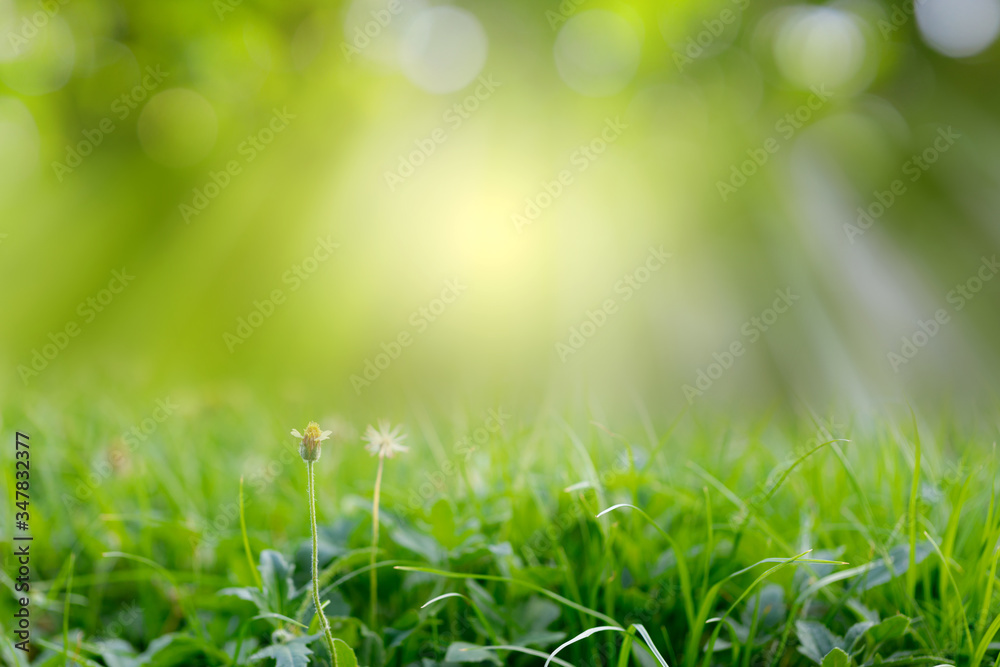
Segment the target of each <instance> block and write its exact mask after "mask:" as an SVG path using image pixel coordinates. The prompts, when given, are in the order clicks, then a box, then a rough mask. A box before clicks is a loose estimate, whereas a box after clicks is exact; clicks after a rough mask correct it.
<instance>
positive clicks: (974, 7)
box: [914, 0, 1000, 58]
mask: <svg viewBox="0 0 1000 667" xmlns="http://www.w3.org/2000/svg"><path fill="white" fill-rule="evenodd" d="M914 7H915V9H916V13H917V25H918V26H919V27H920V34H922V35H923V36H924V39H925V40H926V41H927V43H928V44H929V45H930V46H931V47H932V48H933V49H935V50H936V51H938V52H939V53H943V54H944V55H946V56H951V57H952V58H967V57H969V56H974V55H976V54H977V53H980V52H981V51H983V50H985V49H986V48H987V47H989V46H990V44H992V43H993V42H994V41H996V38H997V35H998V34H1000V0H919V2H916V3H914Z"/></svg>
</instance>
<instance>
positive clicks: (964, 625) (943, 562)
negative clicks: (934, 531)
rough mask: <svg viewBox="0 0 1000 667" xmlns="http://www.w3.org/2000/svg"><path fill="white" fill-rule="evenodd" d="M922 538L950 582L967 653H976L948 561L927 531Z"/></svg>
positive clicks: (960, 594) (963, 607) (963, 606)
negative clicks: (937, 557)
mask: <svg viewBox="0 0 1000 667" xmlns="http://www.w3.org/2000/svg"><path fill="white" fill-rule="evenodd" d="M924 537H926V538H927V540H928V541H929V542H930V543H931V545H932V546H933V547H934V551H936V552H937V554H938V556H940V557H941V567H943V568H944V571H945V574H946V575H947V577H948V581H949V582H951V587H952V588H953V589H954V590H955V597H956V598H958V609H959V611H960V612H962V628H963V629H964V630H965V639H966V641H967V642H968V644H969V653H970V654H973V653H975V651H976V647H975V645H974V644H973V642H972V632H971V631H970V630H969V619H968V618H967V617H966V615H965V604H963V602H962V592H961V591H960V590H959V589H958V584H956V583H955V577H953V576H952V574H951V566H950V565H949V563H948V559H947V558H945V557H944V554H943V553H942V552H941V548H940V547H939V546H938V544H937V542H935V541H934V540H933V539H932V538H931V536H930V534H929V533H928V532H927V531H924ZM973 664H975V663H973Z"/></svg>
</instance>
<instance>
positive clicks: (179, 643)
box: [135, 633, 229, 667]
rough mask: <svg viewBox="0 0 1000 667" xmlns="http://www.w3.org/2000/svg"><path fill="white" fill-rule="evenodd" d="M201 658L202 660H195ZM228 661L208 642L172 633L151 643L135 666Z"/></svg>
mask: <svg viewBox="0 0 1000 667" xmlns="http://www.w3.org/2000/svg"><path fill="white" fill-rule="evenodd" d="M199 656H201V657H202V659H200V660H198V659H195V658H198V657H199ZM228 661H229V656H228V655H226V654H225V653H223V652H222V651H220V650H219V649H217V648H216V647H214V646H212V645H210V644H208V643H207V642H204V641H202V640H200V639H198V638H196V637H192V636H190V635H181V634H175V633H170V634H166V635H163V636H162V637H157V638H156V639H154V640H153V641H151V642H150V643H149V646H148V647H147V648H146V650H145V651H144V652H143V653H142V655H140V656H139V657H138V658H137V661H136V663H135V664H136V665H148V666H149V667H180V665H191V664H209V665H219V664H225V663H226V662H228Z"/></svg>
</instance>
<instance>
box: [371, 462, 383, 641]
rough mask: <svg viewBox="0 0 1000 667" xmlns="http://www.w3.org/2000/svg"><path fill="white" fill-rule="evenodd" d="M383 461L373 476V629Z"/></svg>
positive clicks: (375, 618)
mask: <svg viewBox="0 0 1000 667" xmlns="http://www.w3.org/2000/svg"><path fill="white" fill-rule="evenodd" d="M383 463H385V459H384V458H382V457H381V456H379V457H378V473H376V475H375V497H374V498H373V500H372V556H371V563H370V564H371V623H370V624H371V628H372V630H374V629H375V623H376V621H377V620H378V568H376V567H375V554H376V553H377V552H378V501H379V495H380V494H381V491H382V465H383Z"/></svg>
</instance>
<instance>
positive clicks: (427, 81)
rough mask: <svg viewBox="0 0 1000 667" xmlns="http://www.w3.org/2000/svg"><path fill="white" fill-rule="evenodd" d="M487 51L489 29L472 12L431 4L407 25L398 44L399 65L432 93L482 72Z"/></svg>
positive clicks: (454, 87) (447, 89)
mask: <svg viewBox="0 0 1000 667" xmlns="http://www.w3.org/2000/svg"><path fill="white" fill-rule="evenodd" d="M486 53H487V39H486V31H484V30H483V26H482V24H480V22H479V19H477V18H476V17H475V16H474V15H473V14H472V13H471V12H468V11H466V10H464V9H459V8H457V7H448V6H442V7H432V8H430V9H424V10H423V11H421V12H420V13H418V14H417V15H416V16H415V17H414V19H413V21H412V22H411V23H410V24H409V25H408V26H407V28H406V32H405V33H404V34H403V39H402V42H401V43H400V45H399V65H400V68H401V69H402V70H403V74H404V75H405V76H406V78H407V79H409V80H410V81H411V82H412V83H413V84H414V85H416V86H418V87H420V88H422V89H424V90H426V91H428V92H431V93H439V94H440V93H451V92H454V91H456V90H461V89H462V88H464V87H466V86H467V85H469V84H470V83H472V82H473V81H474V80H475V79H476V77H477V76H479V73H480V72H481V71H482V69H483V65H485V64H486Z"/></svg>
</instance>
